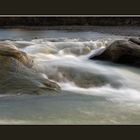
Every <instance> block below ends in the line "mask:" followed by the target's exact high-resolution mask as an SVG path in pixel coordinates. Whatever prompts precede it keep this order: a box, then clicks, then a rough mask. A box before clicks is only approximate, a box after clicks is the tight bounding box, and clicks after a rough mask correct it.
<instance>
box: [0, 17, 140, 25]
mask: <svg viewBox="0 0 140 140" xmlns="http://www.w3.org/2000/svg"><path fill="white" fill-rule="evenodd" d="M72 25H77V26H129V25H130V26H132V25H133V26H134V25H136V26H139V25H140V17H82V16H79V17H57V16H56V17H26V16H25V17H0V27H6V26H72Z"/></svg>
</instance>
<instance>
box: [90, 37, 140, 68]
mask: <svg viewBox="0 0 140 140" xmlns="http://www.w3.org/2000/svg"><path fill="white" fill-rule="evenodd" d="M134 41H135V42H136V41H137V42H138V40H136V39H133V41H132V39H131V40H117V41H114V42H113V43H112V44H111V45H109V46H108V47H107V48H106V49H105V50H104V51H102V52H101V53H97V54H96V55H94V56H91V57H90V59H98V60H108V61H112V62H116V63H122V64H129V65H134V66H138V67H140V45H138V43H139V42H138V43H134Z"/></svg>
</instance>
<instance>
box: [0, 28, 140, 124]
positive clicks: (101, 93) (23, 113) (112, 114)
mask: <svg viewBox="0 0 140 140" xmlns="http://www.w3.org/2000/svg"><path fill="white" fill-rule="evenodd" d="M98 28H100V27H98ZM105 28H107V27H105ZM108 28H109V27H108ZM112 29H115V27H112ZM122 29H123V27H121V29H120V30H121V32H122ZM102 30H103V27H102V28H101V29H100V30H99V31H97V30H96V31H94V30H87V29H86V30H80V29H78V30H70V29H69V30H65V29H61V30H57V29H55V30H53V29H23V28H22V29H20V28H13V29H0V39H1V40H2V41H5V42H8V43H9V44H14V45H16V46H17V47H18V48H19V49H20V50H22V51H24V52H26V53H28V54H30V55H32V56H33V58H34V61H35V65H34V69H36V70H37V71H39V72H40V73H41V74H42V76H43V77H47V78H49V79H51V80H53V81H56V82H57V83H58V84H59V85H60V87H61V89H62V91H61V92H54V93H53V92H51V91H43V92H42V94H41V95H34V94H32V93H31V94H22V92H23V91H24V90H25V89H22V86H21V91H20V95H15V94H11V93H10V92H12V90H11V89H10V88H9V87H8V84H7V90H8V93H5V94H1V96H0V124H140V71H139V69H138V68H134V67H131V66H125V65H120V64H113V63H111V62H102V61H97V60H89V59H88V58H89V56H90V55H91V54H93V53H96V51H98V49H100V48H104V47H106V44H107V43H109V42H110V43H111V42H112V41H113V40H117V39H125V38H128V37H129V36H128V35H129V32H128V31H129V28H128V31H127V34H126V35H124V33H123V34H119V32H117V31H118V30H115V31H114V33H113V31H112V32H111V33H110V32H107V29H106V30H105V31H104V32H103V31H102ZM125 30H126V27H125ZM101 31H102V32H101ZM132 31H133V29H132V28H131V32H132ZM134 31H135V30H134ZM134 31H133V32H134ZM136 31H137V33H139V32H138V31H140V29H139V28H138V29H136ZM130 36H133V34H130ZM29 76H30V77H31V79H32V76H33V75H29ZM23 80H24V78H23V79H20V80H19V81H16V80H15V79H11V81H10V82H14V84H16V82H21V83H22V82H24V81H23ZM27 82H28V81H27ZM26 90H28V89H26ZM23 93H24V92H23Z"/></svg>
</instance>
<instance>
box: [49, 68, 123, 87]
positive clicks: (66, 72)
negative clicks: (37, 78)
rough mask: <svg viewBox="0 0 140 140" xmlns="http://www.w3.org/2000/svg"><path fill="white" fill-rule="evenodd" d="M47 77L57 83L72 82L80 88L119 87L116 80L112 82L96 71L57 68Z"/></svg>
mask: <svg viewBox="0 0 140 140" xmlns="http://www.w3.org/2000/svg"><path fill="white" fill-rule="evenodd" d="M48 77H49V79H53V80H55V81H58V82H64V83H65V82H72V83H74V84H75V85H76V86H78V87H82V88H90V87H100V86H104V85H107V84H108V85H110V86H112V87H114V88H118V87H120V86H121V83H119V82H118V80H117V79H115V80H113V79H111V78H109V77H107V76H105V75H103V74H100V73H98V72H96V71H95V72H88V71H83V70H82V69H79V68H74V67H62V66H60V67H57V72H55V73H53V74H52V75H51V74H50V75H49V74H48Z"/></svg>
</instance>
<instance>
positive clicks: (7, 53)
mask: <svg viewBox="0 0 140 140" xmlns="http://www.w3.org/2000/svg"><path fill="white" fill-rule="evenodd" d="M3 58H5V59H6V58H7V59H6V60H7V61H8V60H9V59H11V58H14V59H16V60H18V61H19V62H21V63H22V64H23V65H25V66H26V67H28V68H31V67H32V66H33V60H32V58H31V56H29V55H27V54H26V53H25V52H22V51H20V50H18V48H16V46H14V45H10V44H4V43H0V59H3Z"/></svg>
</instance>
